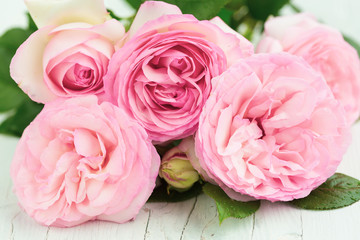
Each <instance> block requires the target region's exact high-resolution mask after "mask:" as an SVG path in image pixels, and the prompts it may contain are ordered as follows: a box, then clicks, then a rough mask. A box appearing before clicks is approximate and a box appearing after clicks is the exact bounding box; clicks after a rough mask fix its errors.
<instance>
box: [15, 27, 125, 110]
mask: <svg viewBox="0 0 360 240" xmlns="http://www.w3.org/2000/svg"><path fill="white" fill-rule="evenodd" d="M124 34H125V30H124V27H123V26H122V24H121V23H120V22H118V21H116V20H109V21H107V22H105V23H103V24H100V25H95V26H93V25H90V24H88V23H69V24H65V25H61V26H56V25H49V26H46V27H43V28H40V29H39V30H38V31H36V32H35V33H33V34H32V35H31V36H30V37H29V38H28V39H27V40H26V41H25V42H24V43H23V44H22V45H21V46H20V48H19V49H18V50H17V52H16V54H15V56H14V58H13V59H12V62H11V65H10V73H11V77H12V78H13V79H14V80H15V81H16V83H17V84H18V85H19V87H20V88H21V89H22V90H23V91H24V92H25V93H27V94H28V95H29V97H30V98H31V99H32V100H34V101H36V102H41V103H47V102H49V101H50V100H53V99H55V98H57V97H73V96H81V95H84V94H95V95H98V96H102V95H103V93H104V88H103V86H104V84H103V76H104V75H105V74H106V72H107V67H108V63H109V60H110V58H111V56H112V55H113V53H114V52H115V47H114V44H115V42H116V41H119V40H120V39H121V38H122V37H123V36H124Z"/></svg>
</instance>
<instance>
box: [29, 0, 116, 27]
mask: <svg viewBox="0 0 360 240" xmlns="http://www.w3.org/2000/svg"><path fill="white" fill-rule="evenodd" d="M25 4H26V6H27V8H28V10H29V12H30V15H31V17H32V18H33V19H34V21H35V23H36V25H37V26H38V28H42V27H44V26H47V25H52V24H54V25H62V24H65V23H70V22H86V23H90V24H92V25H96V24H101V23H103V22H105V21H106V20H107V19H108V18H109V14H108V12H107V11H106V8H105V5H104V1H103V0H62V1H59V0H25Z"/></svg>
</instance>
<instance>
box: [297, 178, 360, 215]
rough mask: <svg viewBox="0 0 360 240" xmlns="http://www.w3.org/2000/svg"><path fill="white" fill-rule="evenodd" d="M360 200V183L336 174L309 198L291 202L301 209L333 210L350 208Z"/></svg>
mask: <svg viewBox="0 0 360 240" xmlns="http://www.w3.org/2000/svg"><path fill="white" fill-rule="evenodd" d="M359 200H360V181H359V180H357V179H355V178H352V177H349V176H347V175H345V174H341V173H335V174H334V175H333V176H332V177H330V178H329V179H328V180H327V181H326V182H325V183H323V184H322V185H320V187H318V188H316V189H315V190H313V191H312V192H311V193H310V195H309V196H307V197H305V198H302V199H296V200H293V201H291V203H292V204H294V205H295V206H297V207H299V208H304V209H311V210H331V209H337V208H342V207H346V206H349V205H351V204H353V203H355V202H357V201H359Z"/></svg>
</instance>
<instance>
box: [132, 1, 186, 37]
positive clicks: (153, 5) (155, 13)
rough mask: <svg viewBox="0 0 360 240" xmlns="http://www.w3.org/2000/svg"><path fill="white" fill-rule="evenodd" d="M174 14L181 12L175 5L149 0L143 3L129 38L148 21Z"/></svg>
mask: <svg viewBox="0 0 360 240" xmlns="http://www.w3.org/2000/svg"><path fill="white" fill-rule="evenodd" d="M172 14H181V10H180V9H179V8H178V7H177V6H175V5H172V4H168V3H164V2H156V1H147V2H145V3H143V4H142V5H141V6H140V8H139V11H138V12H137V14H136V16H135V19H134V21H133V23H132V25H131V27H130V30H129V38H131V37H132V36H133V35H134V34H135V33H136V31H137V30H138V29H140V28H141V27H142V26H143V25H144V24H145V23H146V22H148V21H151V20H154V19H156V18H159V17H161V16H164V15H172Z"/></svg>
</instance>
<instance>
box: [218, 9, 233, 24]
mask: <svg viewBox="0 0 360 240" xmlns="http://www.w3.org/2000/svg"><path fill="white" fill-rule="evenodd" d="M232 15H233V12H232V11H230V10H229V9H226V8H222V9H221V10H220V12H219V13H218V16H219V17H220V18H221V19H222V20H223V21H224V22H225V23H226V24H227V25H231V19H232Z"/></svg>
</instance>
